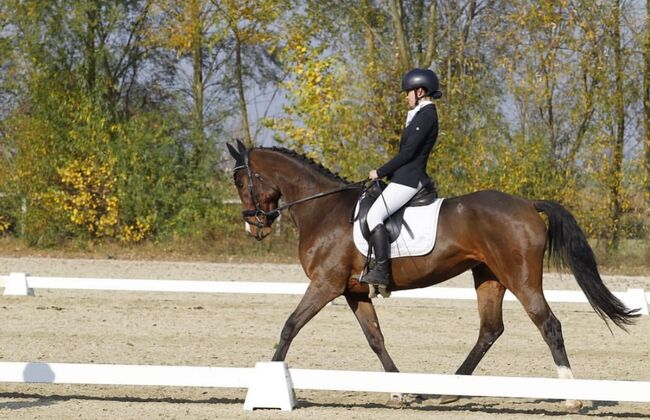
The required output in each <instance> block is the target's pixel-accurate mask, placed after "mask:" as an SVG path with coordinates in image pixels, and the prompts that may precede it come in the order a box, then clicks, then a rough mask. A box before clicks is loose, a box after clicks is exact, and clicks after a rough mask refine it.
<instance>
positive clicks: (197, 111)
mask: <svg viewBox="0 0 650 420" xmlns="http://www.w3.org/2000/svg"><path fill="white" fill-rule="evenodd" d="M189 6H190V13H191V15H192V17H191V19H192V22H193V28H192V67H193V69H192V70H193V73H192V93H193V96H194V104H193V105H194V107H193V108H194V116H193V120H194V130H195V132H196V133H197V135H200V136H201V138H203V119H204V114H203V104H204V99H203V93H204V91H205V85H204V83H203V48H202V47H203V39H202V38H203V22H201V6H200V4H199V2H198V1H197V0H191V1H190V5H189Z"/></svg>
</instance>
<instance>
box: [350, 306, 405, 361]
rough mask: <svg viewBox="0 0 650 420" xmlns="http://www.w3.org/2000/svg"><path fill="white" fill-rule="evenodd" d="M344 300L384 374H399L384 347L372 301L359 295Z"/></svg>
mask: <svg viewBox="0 0 650 420" xmlns="http://www.w3.org/2000/svg"><path fill="white" fill-rule="evenodd" d="M345 299H346V300H347V301H348V305H349V306H350V309H352V312H354V316H356V317H357V321H359V325H360V326H361V329H362V330H363V333H364V334H365V336H366V339H367V340H368V344H369V345H370V348H371V349H372V351H374V352H375V354H376V355H377V357H379V361H380V362H381V364H382V366H383V367H384V370H385V371H386V372H399V370H398V369H397V366H395V363H394V362H393V359H391V357H390V355H389V354H388V351H387V350H386V346H385V345H384V335H383V334H382V333H381V329H380V328H379V319H378V318H377V312H375V307H374V305H373V304H372V301H371V300H370V299H369V298H368V296H360V295H345Z"/></svg>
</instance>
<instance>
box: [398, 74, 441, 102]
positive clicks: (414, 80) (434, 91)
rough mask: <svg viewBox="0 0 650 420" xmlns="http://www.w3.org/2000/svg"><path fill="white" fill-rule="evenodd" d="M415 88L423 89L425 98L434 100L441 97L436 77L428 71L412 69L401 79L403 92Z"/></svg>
mask: <svg viewBox="0 0 650 420" xmlns="http://www.w3.org/2000/svg"><path fill="white" fill-rule="evenodd" d="M417 88H423V89H424V90H425V91H426V96H431V97H432V98H434V99H438V98H440V97H441V96H442V92H440V82H439V81H438V76H436V74H435V73H434V72H433V71H432V70H429V69H413V70H411V71H409V72H408V73H406V74H405V75H404V77H403V78H402V90H403V91H405V92H408V91H409V90H413V89H417Z"/></svg>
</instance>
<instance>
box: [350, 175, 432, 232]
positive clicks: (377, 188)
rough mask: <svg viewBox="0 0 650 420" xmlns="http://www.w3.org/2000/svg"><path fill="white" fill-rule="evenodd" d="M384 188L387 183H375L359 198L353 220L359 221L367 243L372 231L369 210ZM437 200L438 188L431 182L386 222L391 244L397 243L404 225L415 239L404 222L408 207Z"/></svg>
mask: <svg viewBox="0 0 650 420" xmlns="http://www.w3.org/2000/svg"><path fill="white" fill-rule="evenodd" d="M384 188H386V183H385V182H383V181H379V182H373V183H372V184H371V186H370V187H369V188H367V189H366V190H365V191H364V192H363V194H361V197H360V198H359V213H358V214H357V217H356V218H352V221H353V222H354V221H356V219H359V222H360V227H361V233H362V235H363V238H364V239H365V240H366V241H369V240H370V229H368V222H367V217H368V210H370V207H372V205H373V203H374V202H375V201H376V200H377V199H378V198H379V197H380V195H381V192H382V191H383V190H384ZM436 198H438V193H437V191H436V186H435V184H434V183H433V182H431V183H429V184H427V185H425V186H423V187H422V188H421V189H420V190H419V191H418V192H417V194H415V196H414V197H413V198H412V199H411V200H410V201H409V202H408V203H406V204H405V205H404V206H403V207H402V208H401V209H399V210H398V211H396V212H395V213H393V215H392V216H390V217H389V218H388V219H386V220H385V221H384V226H386V230H388V236H389V240H390V242H391V243H393V242H395V240H396V239H397V237H398V236H399V234H400V231H401V230H402V225H404V227H405V228H406V230H407V232H408V233H409V235H411V238H413V237H414V235H413V231H412V230H411V228H410V227H409V225H408V224H407V223H406V221H405V220H404V211H405V210H406V208H407V207H420V206H426V205H429V204H431V203H433V202H434V201H436Z"/></svg>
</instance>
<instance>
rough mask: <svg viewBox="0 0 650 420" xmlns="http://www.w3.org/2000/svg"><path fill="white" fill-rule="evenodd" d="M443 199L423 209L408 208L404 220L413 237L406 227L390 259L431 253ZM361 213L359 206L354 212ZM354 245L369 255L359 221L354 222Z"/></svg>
mask: <svg viewBox="0 0 650 420" xmlns="http://www.w3.org/2000/svg"><path fill="white" fill-rule="evenodd" d="M442 200H443V199H442V198H438V199H436V201H434V202H433V203H431V204H429V205H428V206H422V207H407V208H406V211H405V212H404V220H405V221H406V223H407V224H408V226H409V227H410V228H411V231H412V232H413V236H414V237H411V234H410V233H409V231H408V230H406V228H405V227H404V226H402V230H401V232H400V234H399V237H398V238H397V239H396V240H395V242H393V243H392V244H390V257H391V258H399V257H409V256H414V257H415V256H418V255H425V254H428V253H429V252H431V250H432V249H433V246H434V245H435V242H436V232H437V230H438V215H439V214H440V207H441V205H442ZM358 211H359V205H358V204H357V208H356V209H355V211H354V214H355V216H356V214H357V213H358ZM353 232H354V233H353V235H354V244H355V245H356V246H357V249H358V250H359V252H361V253H362V254H363V255H368V243H367V242H366V240H365V239H364V238H363V234H362V233H361V227H360V225H359V220H357V221H355V222H354V229H353Z"/></svg>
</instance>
